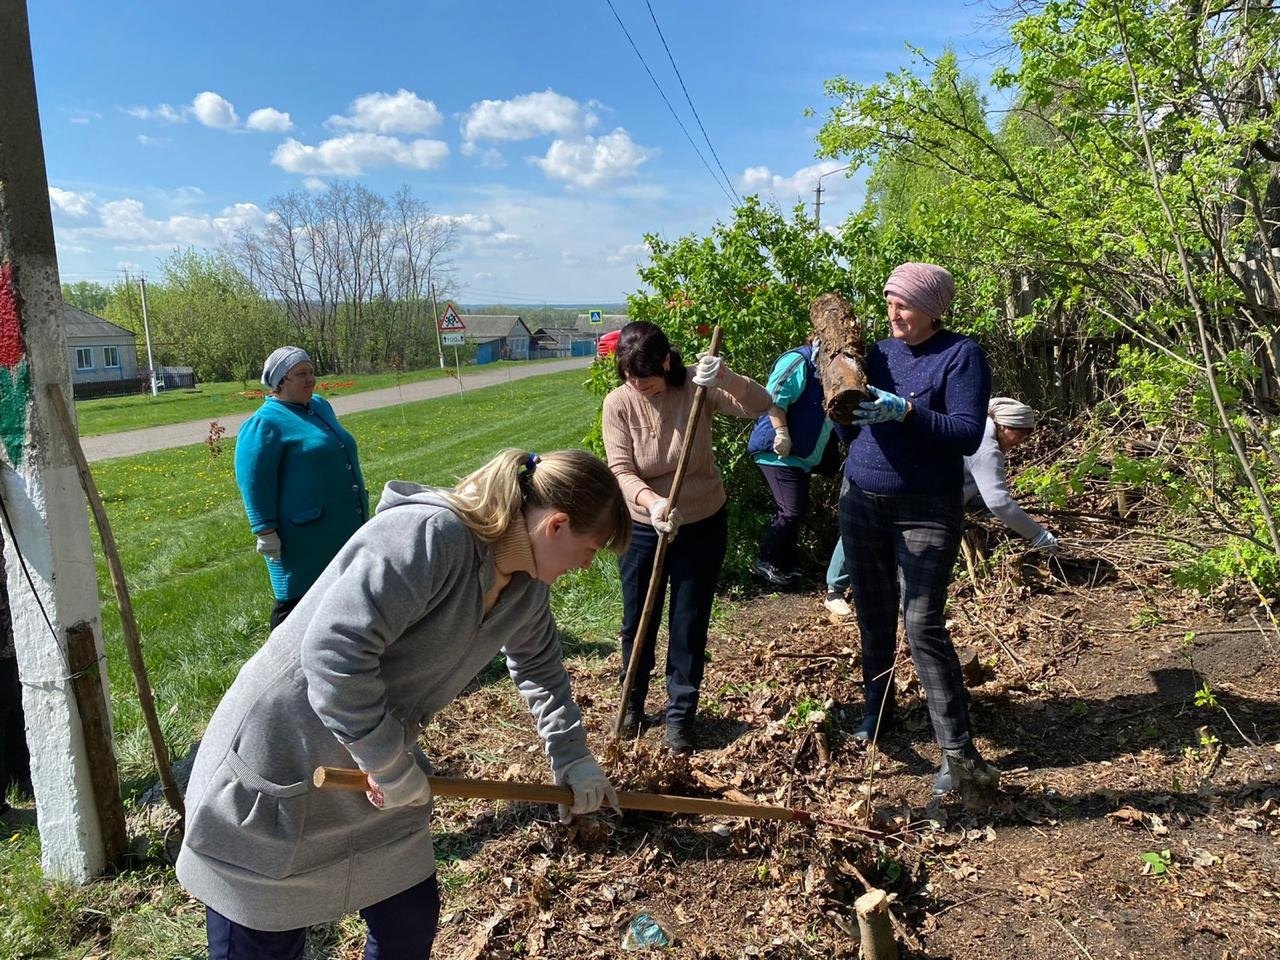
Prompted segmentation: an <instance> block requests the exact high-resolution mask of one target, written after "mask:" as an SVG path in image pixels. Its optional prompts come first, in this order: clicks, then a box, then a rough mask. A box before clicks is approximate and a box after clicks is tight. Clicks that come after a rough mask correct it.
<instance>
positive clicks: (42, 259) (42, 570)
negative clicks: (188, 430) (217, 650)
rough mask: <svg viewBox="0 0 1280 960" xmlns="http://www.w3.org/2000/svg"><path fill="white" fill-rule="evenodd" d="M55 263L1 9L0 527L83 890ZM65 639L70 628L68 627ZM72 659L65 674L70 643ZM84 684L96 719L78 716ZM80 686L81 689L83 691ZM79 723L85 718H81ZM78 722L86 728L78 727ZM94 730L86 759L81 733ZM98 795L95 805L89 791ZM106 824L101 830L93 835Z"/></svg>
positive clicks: (46, 814) (69, 865)
mask: <svg viewBox="0 0 1280 960" xmlns="http://www.w3.org/2000/svg"><path fill="white" fill-rule="evenodd" d="M70 380H71V375H70V370H69V366H68V362H67V341H66V334H65V331H64V329H63V323H62V293H61V289H60V287H59V281H58V258H57V254H56V252H55V250H54V244H53V219H52V217H51V215H50V211H49V183H48V180H47V178H46V176H45V169H44V145H43V142H42V141H41V137H40V117H39V110H38V108H37V105H36V90H35V73H34V70H33V67H32V61H31V40H30V30H29V25H28V20H27V6H26V3H25V0H0V444H2V446H3V454H4V456H3V458H2V459H0V504H2V505H3V510H0V519H2V520H3V522H4V525H5V531H4V532H5V538H4V561H5V562H4V566H5V574H6V579H7V588H8V593H9V602H10V606H11V611H12V616H13V635H14V646H15V650H16V653H17V660H18V674H19V676H20V678H21V680H22V699H23V707H24V710H25V713H26V731H27V743H28V745H29V747H30V752H31V781H32V786H33V788H34V790H35V796H36V810H37V819H38V822H39V825H40V858H41V864H42V866H43V869H44V874H45V876H46V877H47V878H50V879H58V880H69V881H76V882H83V881H86V880H89V879H90V878H92V877H93V876H95V875H96V874H98V873H100V872H101V871H102V869H103V868H104V867H105V866H106V865H107V862H108V855H109V854H111V855H114V853H115V852H116V850H117V848H118V846H119V821H118V820H117V818H116V814H115V813H114V812H111V811H112V808H116V809H118V807H119V804H120V796H119V792H118V791H116V792H115V793H114V795H111V793H112V788H111V787H110V786H109V785H108V781H109V780H110V779H111V771H112V768H114V764H115V755H114V752H113V750H112V747H111V738H110V730H111V717H110V714H109V712H107V710H106V709H105V704H106V703H107V702H109V701H108V700H107V697H106V693H107V688H106V683H105V677H106V671H105V670H103V669H101V667H100V666H99V665H100V664H101V663H102V660H103V648H102V630H101V619H100V610H99V606H98V584H97V576H96V573H95V568H94V562H93V549H92V546H91V543H90V540H89V520H88V516H87V515H86V511H85V502H84V497H83V495H82V494H81V492H80V483H79V478H78V475H77V474H76V469H75V466H74V465H73V464H72V461H71V455H70V452H69V451H68V449H67V443H66V439H65V438H64V437H63V435H62V432H61V431H60V430H59V429H58V427H57V421H56V420H55V419H54V415H53V412H52V410H51V409H50V407H49V397H48V394H47V392H46V388H47V385H49V384H55V385H57V386H58V387H59V388H61V389H62V390H63V391H64V392H65V394H66V395H67V396H68V397H69V396H70V393H71V391H70V386H69V384H70ZM73 625H75V626H74V627H73ZM73 630H74V631H75V632H76V637H77V639H78V640H79V641H80V644H81V646H77V647H76V650H77V656H79V657H80V658H81V659H80V660H79V661H77V662H79V663H81V665H82V669H78V670H76V669H72V662H71V651H70V650H69V649H68V648H69V646H70V644H69V640H70V634H71V632H72V631H73ZM77 681H79V684H80V686H81V702H84V703H88V702H89V701H90V700H93V699H95V698H93V697H87V696H86V694H87V693H88V690H87V687H88V685H89V684H96V685H97V687H98V690H99V694H100V697H101V699H100V700H99V701H98V702H99V703H100V704H102V705H103V709H102V710H101V711H100V713H99V715H98V716H97V717H96V718H93V719H90V718H88V717H86V716H84V714H82V712H81V709H80V707H79V706H78V705H77V697H76V691H75V689H74V688H75V686H76V684H77ZM86 681H87V683H86ZM86 709H92V708H86ZM86 721H88V722H86ZM92 726H96V727H97V728H98V730H99V733H98V743H97V745H91V744H90V743H89V740H88V737H87V736H86V734H90V735H91V734H92V731H90V730H89V729H88V728H89V727H92ZM97 782H100V783H101V784H102V785H103V786H102V787H101V789H100V791H98V792H95V789H94V785H95V783H97ZM104 821H105V822H104Z"/></svg>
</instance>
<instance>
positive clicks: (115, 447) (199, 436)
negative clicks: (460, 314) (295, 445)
mask: <svg viewBox="0 0 1280 960" xmlns="http://www.w3.org/2000/svg"><path fill="white" fill-rule="evenodd" d="M590 365H591V357H573V358H571V359H568V360H556V361H554V362H551V363H536V364H530V365H529V366H527V367H503V368H500V369H497V370H477V371H475V372H468V373H464V374H463V375H462V385H463V387H465V388H466V389H468V390H474V389H476V388H478V387H491V386H494V385H495V384H500V383H506V382H507V380H508V379H511V380H523V379H524V378H525V377H540V376H544V375H546V374H549V373H560V372H561V371H563V370H585V369H586V368H587V367H588V366H590ZM457 390H458V382H457V381H456V380H454V379H453V378H452V377H448V378H446V379H443V380H419V381H417V382H415V383H406V384H404V385H403V386H401V387H399V388H397V387H387V388H385V389H383V390H368V391H366V392H364V393H353V394H349V395H348V396H345V397H334V398H333V399H332V400H330V401H329V402H330V403H332V404H333V409H334V410H335V411H336V412H337V413H338V414H339V415H342V414H346V413H358V412H359V411H361V410H376V409H378V408H379V407H394V406H396V405H397V404H399V403H410V402H412V401H414V400H430V399H431V398H433V397H443V396H447V395H448V394H451V393H456V392H457ZM250 416H251V414H248V413H237V414H234V415H232V416H229V417H219V418H218V422H219V423H220V424H222V425H223V426H224V427H226V429H227V432H226V433H225V434H224V436H226V437H234V436H235V435H236V433H237V432H238V431H239V430H240V424H242V423H244V422H245V421H246V420H248V419H249V417H250ZM208 435H209V421H208V420H192V421H189V422H187V423H170V424H166V425H165V426H162V427H147V428H146V429H144V430H128V431H126V432H124V433H108V434H104V435H103V436H100V437H84V438H82V439H81V440H80V445H81V446H82V447H83V448H84V455H85V457H86V458H87V459H88V460H90V461H94V460H110V459H112V458H114V457H131V456H133V455H134V454H138V453H149V452H150V451H152V450H164V449H166V448H168V447H186V446H189V445H191V444H193V443H203V442H204V440H205V438H206V437H207V436H208Z"/></svg>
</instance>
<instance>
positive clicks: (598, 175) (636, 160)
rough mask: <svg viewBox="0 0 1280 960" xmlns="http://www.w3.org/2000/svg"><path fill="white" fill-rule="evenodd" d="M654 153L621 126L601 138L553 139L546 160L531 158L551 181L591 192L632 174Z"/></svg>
mask: <svg viewBox="0 0 1280 960" xmlns="http://www.w3.org/2000/svg"><path fill="white" fill-rule="evenodd" d="M653 153H654V151H652V150H650V149H648V148H646V147H642V146H640V145H639V144H637V143H635V142H634V141H633V140H632V139H631V135H630V134H628V133H627V131H626V130H624V129H622V127H618V128H617V129H616V130H614V131H613V133H609V134H606V135H604V136H602V137H583V138H582V139H581V140H572V141H571V140H556V141H554V142H553V143H552V144H551V146H550V147H549V148H548V149H547V155H546V156H545V157H530V160H531V161H532V162H533V163H535V164H537V165H538V166H539V167H541V168H542V172H543V173H545V174H546V175H547V176H548V177H551V178H552V179H553V180H563V181H565V183H566V184H568V185H569V187H570V188H572V187H582V188H584V189H590V188H592V187H598V186H602V185H604V184H608V183H610V182H611V181H615V180H621V179H624V178H626V177H631V176H634V175H635V172H636V170H637V169H638V168H639V166H640V164H642V163H644V162H645V161H646V160H648V159H649V158H650V157H651V156H653Z"/></svg>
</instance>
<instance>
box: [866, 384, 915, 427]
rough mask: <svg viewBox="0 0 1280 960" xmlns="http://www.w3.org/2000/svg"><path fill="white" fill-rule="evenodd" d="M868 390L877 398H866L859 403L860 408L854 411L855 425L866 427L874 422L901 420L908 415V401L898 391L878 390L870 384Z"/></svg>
mask: <svg viewBox="0 0 1280 960" xmlns="http://www.w3.org/2000/svg"><path fill="white" fill-rule="evenodd" d="M867 392H868V393H870V394H871V396H873V397H875V399H874V400H871V401H865V400H864V401H863V402H862V403H860V404H858V406H859V408H860V409H858V410H855V411H854V412H853V426H855V427H865V426H868V425H869V424H872V423H887V422H888V421H890V420H901V419H902V418H903V417H905V416H906V415H907V401H906V400H904V399H903V398H902V397H900V396H898V395H897V394H896V393H889V391H887V390H877V389H876V388H875V387H873V386H871V385H870V384H868V385H867Z"/></svg>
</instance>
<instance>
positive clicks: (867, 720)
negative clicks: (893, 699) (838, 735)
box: [853, 713, 890, 744]
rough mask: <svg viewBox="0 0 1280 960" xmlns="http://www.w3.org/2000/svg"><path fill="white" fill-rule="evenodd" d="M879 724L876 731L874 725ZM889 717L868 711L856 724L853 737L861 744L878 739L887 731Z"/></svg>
mask: <svg viewBox="0 0 1280 960" xmlns="http://www.w3.org/2000/svg"><path fill="white" fill-rule="evenodd" d="M877 725H879V728H880V729H879V731H878V732H877V730H876V726H877ZM889 727H890V723H889V717H888V716H887V715H886V716H884V717H881V716H880V715H879V714H877V713H868V714H867V715H866V716H865V717H863V718H862V722H861V723H860V724H858V729H857V730H855V731H853V739H854V740H855V741H857V742H858V743H861V744H868V743H870V742H871V741H872V740H878V739H880V737H881V736H883V735H884V734H886V733H888V732H889Z"/></svg>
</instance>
